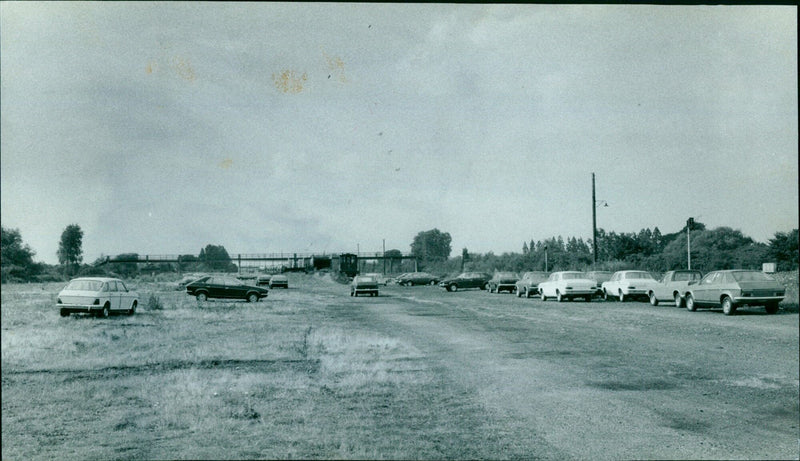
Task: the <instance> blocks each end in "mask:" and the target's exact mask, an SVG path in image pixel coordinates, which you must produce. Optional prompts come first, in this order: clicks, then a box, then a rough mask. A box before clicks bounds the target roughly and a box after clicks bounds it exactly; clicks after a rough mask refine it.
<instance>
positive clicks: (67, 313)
mask: <svg viewBox="0 0 800 461" xmlns="http://www.w3.org/2000/svg"><path fill="white" fill-rule="evenodd" d="M58 313H59V315H61V316H62V317H67V316H69V311H68V310H66V309H61V310H60V311H58Z"/></svg>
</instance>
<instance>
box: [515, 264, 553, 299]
mask: <svg viewBox="0 0 800 461" xmlns="http://www.w3.org/2000/svg"><path fill="white" fill-rule="evenodd" d="M549 277H550V274H548V273H547V272H542V271H530V272H525V273H524V274H522V278H521V279H519V280H517V283H516V284H515V285H516V287H517V297H522V296H525V297H526V298H530V297H531V296H534V295H537V294H539V284H540V283H542V282H544V281H546V280H547V279H548V278H549Z"/></svg>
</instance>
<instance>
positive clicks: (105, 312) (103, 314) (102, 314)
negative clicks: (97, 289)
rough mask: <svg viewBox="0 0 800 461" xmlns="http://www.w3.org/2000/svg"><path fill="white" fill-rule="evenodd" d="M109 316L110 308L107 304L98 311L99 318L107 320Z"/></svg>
mask: <svg viewBox="0 0 800 461" xmlns="http://www.w3.org/2000/svg"><path fill="white" fill-rule="evenodd" d="M110 314H111V307H110V306H109V305H108V304H106V305H105V306H103V310H102V311H100V314H99V315H100V317H103V318H108V316H109V315H110Z"/></svg>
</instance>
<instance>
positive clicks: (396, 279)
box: [386, 272, 408, 285]
mask: <svg viewBox="0 0 800 461" xmlns="http://www.w3.org/2000/svg"><path fill="white" fill-rule="evenodd" d="M406 274H408V272H403V273H402V274H397V275H395V276H393V277H391V278H388V279H386V283H387V284H389V283H394V284H397V285H399V284H400V279H401V278H402V277H403V276H405V275H406Z"/></svg>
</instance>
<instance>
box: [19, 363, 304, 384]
mask: <svg viewBox="0 0 800 461" xmlns="http://www.w3.org/2000/svg"><path fill="white" fill-rule="evenodd" d="M319 366H320V363H319V360H317V359H313V360H311V359H297V360H293V359H270V360H239V359H224V360H220V359H207V360H195V361H183V360H172V361H165V362H158V363H144V364H139V365H113V366H108V367H102V368H85V369H64V368H50V369H35V370H9V369H4V370H3V380H4V381H5V380H7V379H8V380H11V379H14V377H15V376H20V377H22V376H41V375H50V376H61V377H62V379H63V380H64V382H72V381H81V380H94V379H114V378H120V377H125V376H133V375H139V374H147V375H151V374H153V373H169V372H173V371H181V370H216V369H219V370H228V371H230V370H236V371H240V372H260V373H273V372H277V371H286V370H290V371H298V372H303V373H308V374H314V373H316V372H318V371H319Z"/></svg>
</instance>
